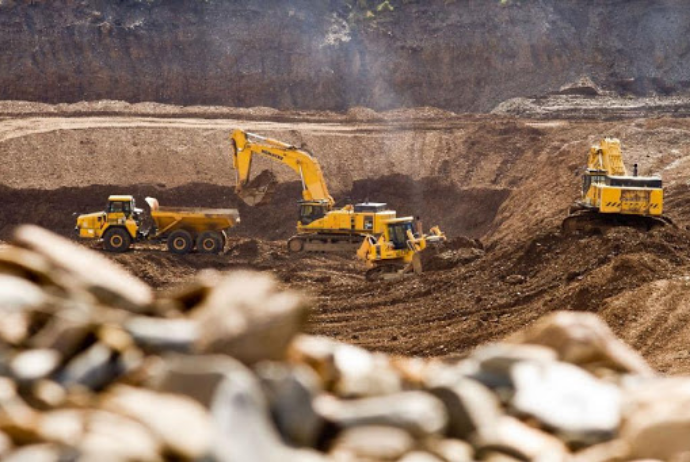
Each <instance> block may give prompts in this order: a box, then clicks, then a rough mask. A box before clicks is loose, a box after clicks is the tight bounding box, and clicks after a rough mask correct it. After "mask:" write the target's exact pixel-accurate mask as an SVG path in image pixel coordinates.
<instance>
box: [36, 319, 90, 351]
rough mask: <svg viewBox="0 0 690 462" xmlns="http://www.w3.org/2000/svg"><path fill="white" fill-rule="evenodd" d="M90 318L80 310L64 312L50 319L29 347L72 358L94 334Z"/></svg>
mask: <svg viewBox="0 0 690 462" xmlns="http://www.w3.org/2000/svg"><path fill="white" fill-rule="evenodd" d="M88 318H89V316H88V313H84V312H80V311H78V310H70V311H69V312H66V311H63V312H61V313H60V315H59V316H53V317H52V318H50V320H49V321H48V323H47V324H46V325H45V326H44V327H43V329H41V330H40V331H39V332H38V333H37V334H36V335H34V336H33V337H31V339H30V340H29V345H31V346H32V347H33V348H44V349H50V350H55V351H57V352H59V353H60V354H61V355H62V356H63V357H64V358H71V357H72V356H74V355H75V354H76V353H77V352H78V351H79V348H80V347H81V345H82V344H83V343H84V341H85V340H86V338H87V336H89V335H90V334H91V333H92V332H93V329H94V327H93V325H92V324H91V322H90V320H89V319H88Z"/></svg>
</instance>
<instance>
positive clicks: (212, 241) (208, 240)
mask: <svg viewBox="0 0 690 462" xmlns="http://www.w3.org/2000/svg"><path fill="white" fill-rule="evenodd" d="M196 248H197V250H198V251H199V253H220V252H221V251H222V250H223V236H222V235H221V234H220V233H217V232H215V231H204V232H203V233H201V234H200V235H199V238H198V239H197V240H196Z"/></svg>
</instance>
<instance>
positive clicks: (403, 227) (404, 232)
mask: <svg viewBox="0 0 690 462" xmlns="http://www.w3.org/2000/svg"><path fill="white" fill-rule="evenodd" d="M387 232H388V241H389V242H391V244H392V245H393V249H395V250H403V249H407V248H408V244H407V241H408V236H409V234H408V232H410V233H412V234H414V232H415V230H414V225H413V224H412V221H410V220H408V221H398V222H393V223H389V224H388V229H387Z"/></svg>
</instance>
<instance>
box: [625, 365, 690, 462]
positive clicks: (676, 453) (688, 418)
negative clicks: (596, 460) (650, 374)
mask: <svg viewBox="0 0 690 462" xmlns="http://www.w3.org/2000/svg"><path fill="white" fill-rule="evenodd" d="M688 435H690V378H687V377H678V378H667V379H659V380H654V381H652V382H650V383H648V384H647V385H644V386H641V387H639V388H638V389H635V390H632V391H630V392H628V393H627V395H626V406H625V415H624V422H623V425H622V426H621V430H620V436H621V439H622V440H623V441H624V442H625V443H627V444H628V445H629V447H630V454H629V457H630V458H631V459H661V460H678V461H680V460H686V458H687V455H688V454H690V438H688Z"/></svg>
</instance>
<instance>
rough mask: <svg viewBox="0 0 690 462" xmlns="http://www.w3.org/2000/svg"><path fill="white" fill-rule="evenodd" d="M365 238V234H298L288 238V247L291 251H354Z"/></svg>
mask: <svg viewBox="0 0 690 462" xmlns="http://www.w3.org/2000/svg"><path fill="white" fill-rule="evenodd" d="M363 239H364V236H362V235H360V234H352V235H350V234H343V235H337V234H336V235H333V234H320V233H314V234H298V235H296V236H293V237H291V238H290V239H289V240H288V242H287V247H288V251H289V252H290V253H301V252H321V253H333V252H346V253H352V252H355V251H356V250H357V249H358V248H359V246H360V245H362V241H363Z"/></svg>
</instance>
